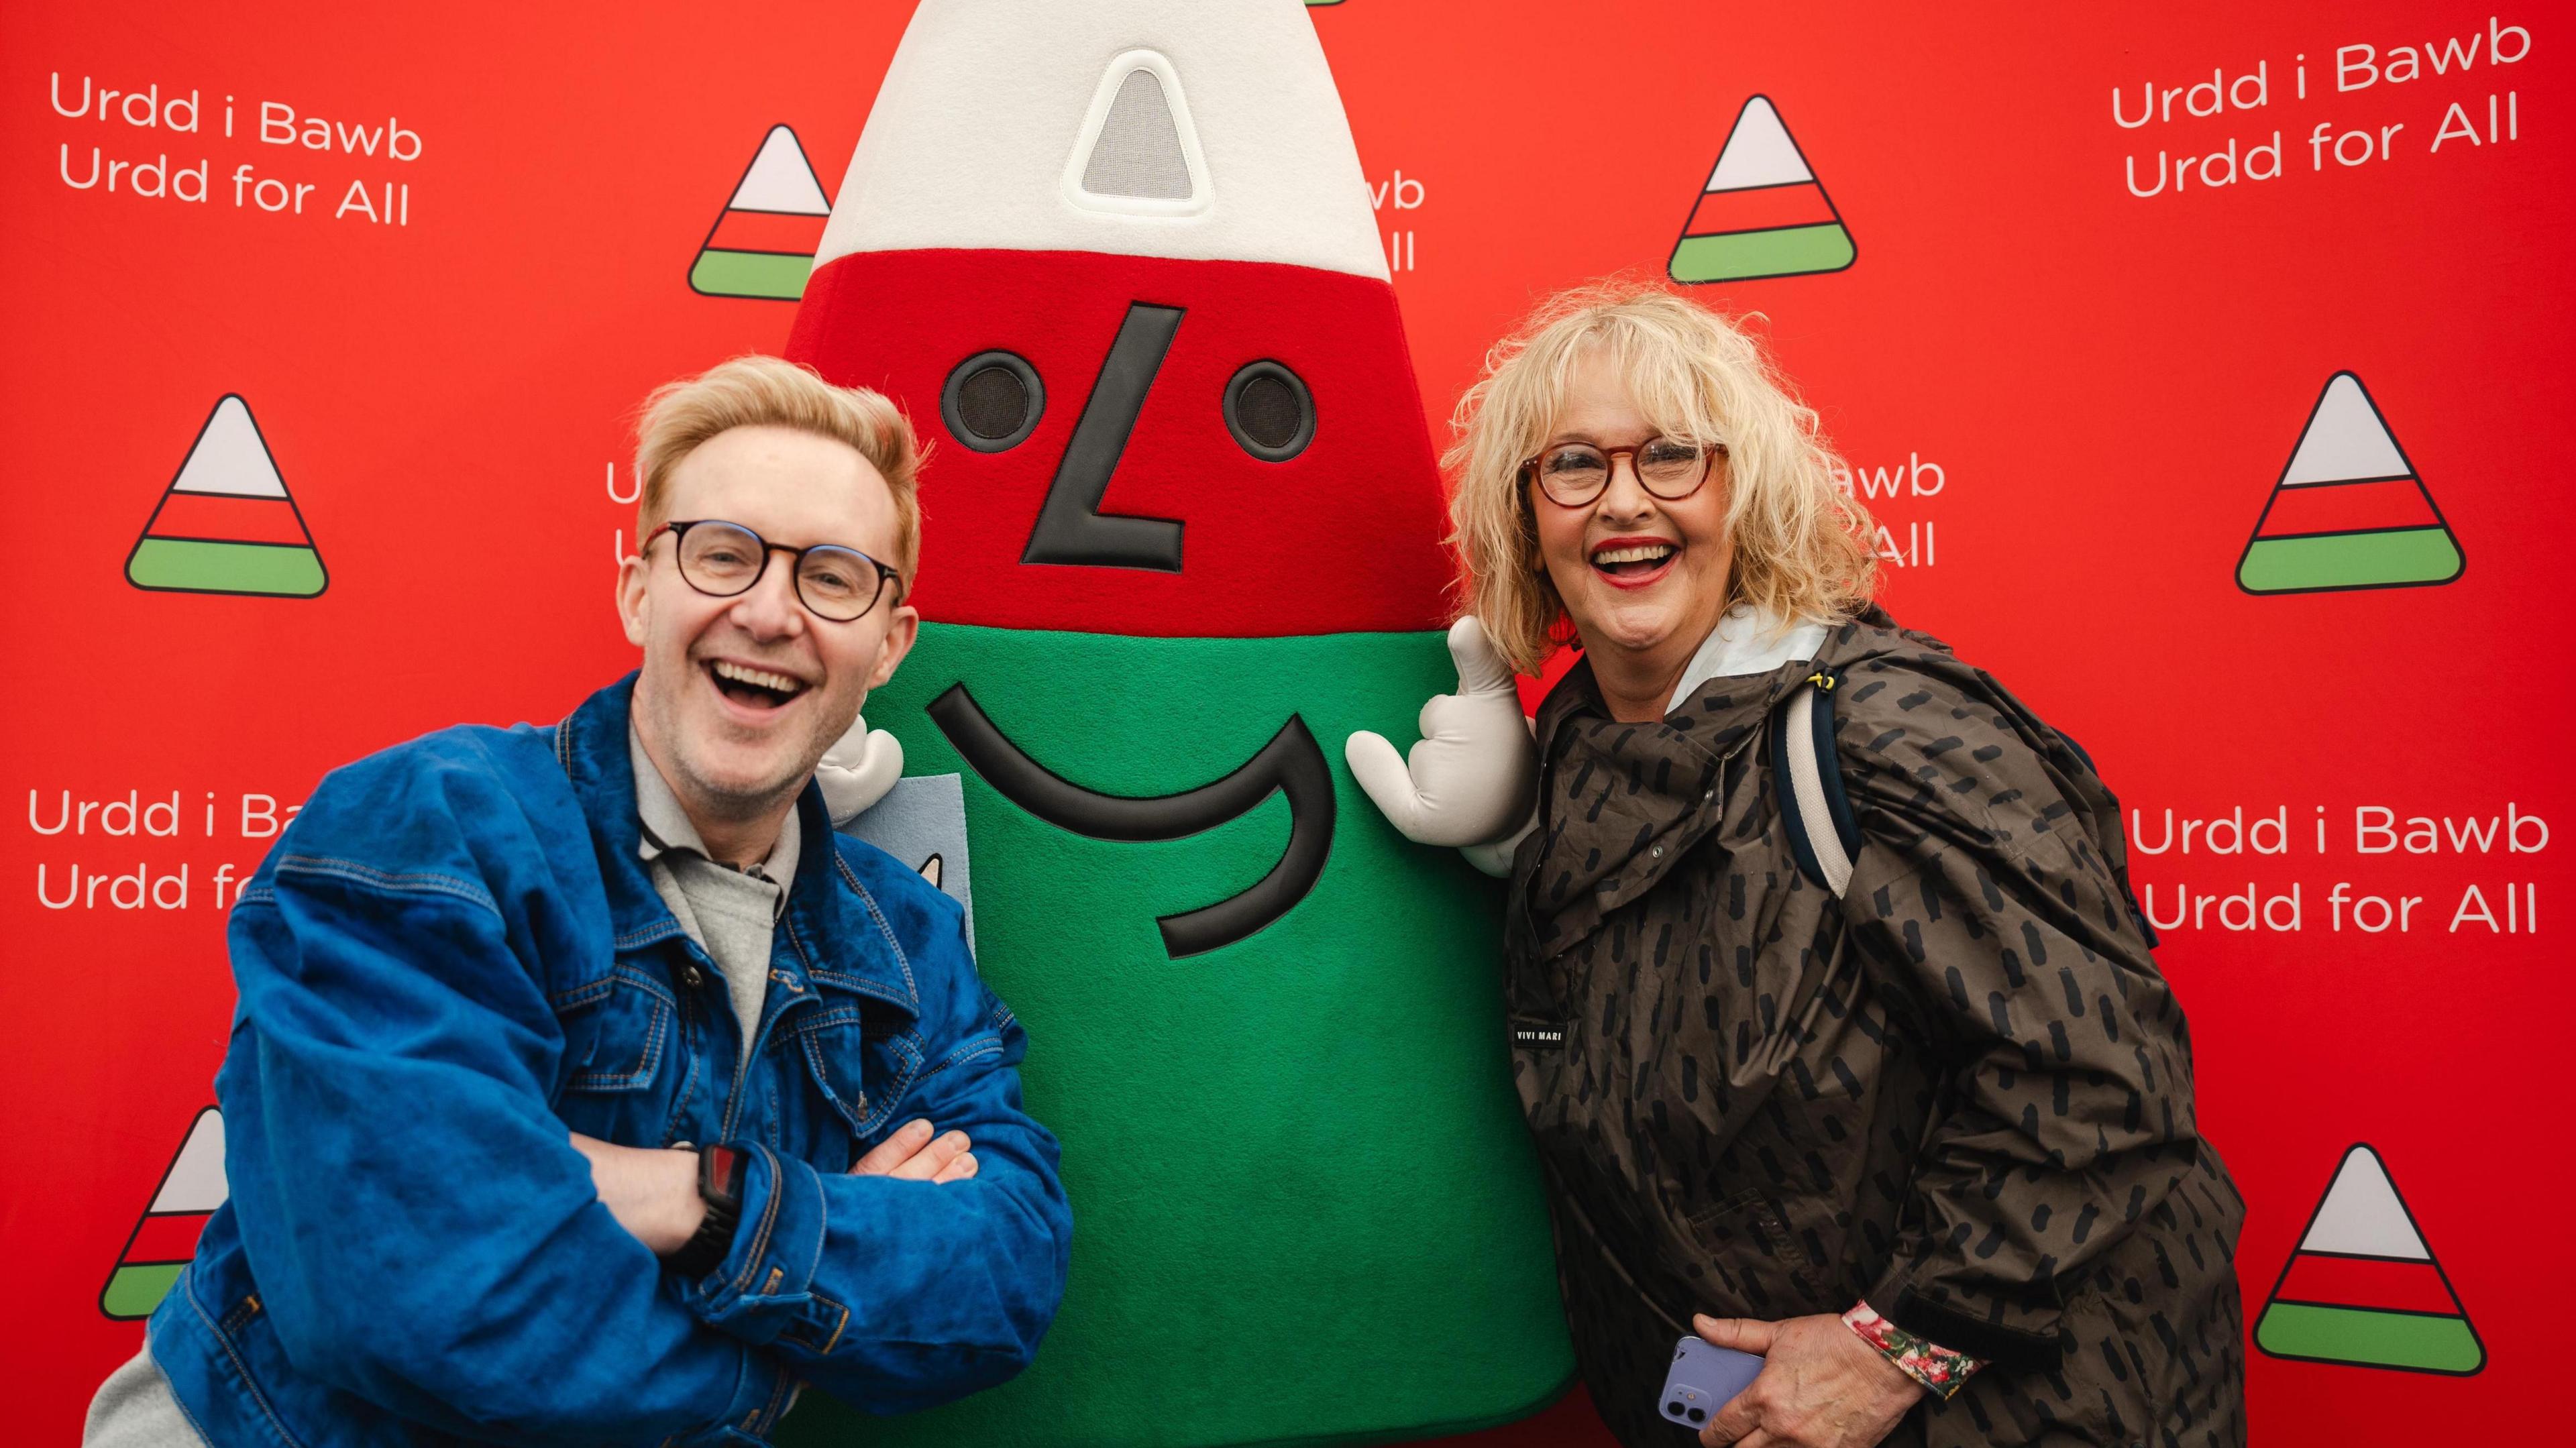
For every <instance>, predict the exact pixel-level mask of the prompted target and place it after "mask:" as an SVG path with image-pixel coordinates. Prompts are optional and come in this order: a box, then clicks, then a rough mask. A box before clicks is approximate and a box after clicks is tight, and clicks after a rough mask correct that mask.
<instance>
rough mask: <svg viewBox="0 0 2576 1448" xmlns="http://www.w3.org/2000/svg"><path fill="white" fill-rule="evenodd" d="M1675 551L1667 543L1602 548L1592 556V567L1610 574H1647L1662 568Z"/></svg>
mask: <svg viewBox="0 0 2576 1448" xmlns="http://www.w3.org/2000/svg"><path fill="white" fill-rule="evenodd" d="M1675 551H1677V550H1675V549H1674V547H1673V545H1671V544H1669V543H1634V544H1630V545H1628V546H1627V547H1624V548H1604V549H1601V550H1600V551H1598V552H1596V553H1594V554H1593V555H1592V566H1593V567H1595V568H1598V569H1602V570H1604V571H1605V572H1611V573H1647V572H1652V571H1653V570H1654V569H1656V568H1658V567H1660V566H1662V564H1663V562H1664V560H1665V559H1667V558H1670V557H1672V556H1673V554H1674V552H1675Z"/></svg>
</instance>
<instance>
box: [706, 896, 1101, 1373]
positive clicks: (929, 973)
mask: <svg viewBox="0 0 2576 1448" xmlns="http://www.w3.org/2000/svg"><path fill="white" fill-rule="evenodd" d="M937 956H938V958H935V959H922V958H920V957H916V959H915V961H914V965H915V969H916V973H917V976H918V978H919V979H921V980H922V981H923V982H924V984H925V986H929V985H930V984H931V983H932V982H942V983H944V984H943V985H941V986H939V987H937V989H939V990H941V991H942V992H943V993H944V994H945V995H946V997H947V999H946V1000H945V1001H944V1002H942V1001H928V1002H925V1004H924V1012H923V1024H924V1026H925V1028H935V1029H926V1034H927V1035H928V1039H927V1042H926V1045H927V1055H926V1060H925V1062H924V1064H923V1067H922V1071H923V1074H922V1077H921V1079H920V1080H918V1081H917V1082H916V1083H915V1084H914V1086H913V1089H912V1091H911V1092H910V1094H908V1095H907V1096H906V1097H905V1098H904V1100H903V1103H902V1105H901V1108H900V1109H899V1110H897V1111H895V1112H893V1113H891V1115H890V1117H889V1120H888V1125H887V1129H888V1130H892V1129H895V1128H898V1127H900V1126H901V1125H902V1124H903V1123H904V1122H908V1121H912V1120H914V1119H927V1120H928V1121H930V1122H931V1124H932V1125H933V1126H934V1127H936V1128H937V1129H938V1130H939V1131H941V1132H948V1131H963V1132H965V1133H966V1134H967V1135H968V1136H969V1137H971V1138H972V1139H973V1142H974V1148H973V1149H974V1154H975V1163H976V1172H975V1175H974V1176H973V1177H971V1178H968V1179H966V1180H964V1181H951V1182H939V1183H932V1182H927V1181H914V1180H909V1179H902V1178H896V1177H889V1176H857V1175H851V1174H849V1173H845V1172H824V1171H818V1170H816V1169H815V1168H814V1167H812V1166H810V1165H808V1164H807V1163H805V1162H803V1161H800V1160H798V1159H796V1158H794V1157H792V1156H787V1155H783V1154H781V1153H778V1152H774V1151H771V1150H770V1149H768V1148H767V1147H764V1146H757V1145H755V1146H752V1147H751V1164H750V1167H749V1171H748V1174H747V1176H746V1178H745V1181H744V1186H743V1206H742V1221H741V1225H740V1226H739V1227H738V1228H737V1229H736V1232H735V1235H734V1242H733V1247H732V1250H731V1251H730V1252H729V1253H728V1254H727V1256H726V1258H725V1261H724V1262H723V1264H722V1265H721V1266H719V1267H718V1268H717V1269H716V1270H715V1271H714V1272H712V1273H709V1274H708V1275H707V1276H706V1277H704V1278H703V1279H700V1280H698V1281H696V1282H692V1283H690V1284H688V1286H687V1287H686V1288H685V1290H684V1295H685V1297H686V1299H687V1301H688V1302H689V1304H690V1305H691V1307H692V1308H693V1309H695V1310H696V1311H697V1312H699V1313H700V1314H702V1315H703V1316H704V1317H705V1318H706V1320H707V1321H708V1322H710V1323H712V1324H714V1325H715V1326H717V1327H719V1328H721V1329H723V1330H724V1331H726V1332H728V1333H732V1334H735V1335H736V1336H738V1337H740V1338H741V1339H742V1340H744V1341H745V1342H749V1343H754V1344H758V1345H760V1346H761V1347H763V1348H765V1349H766V1350H767V1351H769V1352H770V1353H772V1354H773V1355H775V1356H776V1357H777V1358H778V1359H779V1360H781V1361H783V1362H785V1363H786V1364H788V1365H789V1366H790V1367H791V1368H792V1369H793V1370H794V1371H795V1372H796V1373H797V1375H798V1376H800V1377H803V1378H806V1379H808V1380H810V1381H811V1382H813V1383H814V1384H815V1385H816V1386H817V1387H820V1388H822V1389H823V1390H824V1391H825V1392H828V1393H830V1394H831V1395H832V1396H834V1397H836V1398H839V1399H841V1400H842V1401H843V1402H846V1403H848V1404H850V1405H851V1406H853V1407H857V1408H861V1409H864V1410H866V1411H868V1412H872V1413H900V1412H911V1411H915V1410H917V1409H921V1408H927V1407H932V1406H935V1405H937V1404H940V1403H945V1402H949V1401H951V1400H954V1399H956V1398H960V1397H963V1396H965V1395H966V1394H968V1393H972V1392H976V1391H978V1390H981V1389H983V1388H988V1387H991V1386H993V1385H994V1384H996V1383H999V1382H1002V1381H1004V1380H1006V1379H1008V1378H1010V1377H1011V1376H1012V1375H1013V1374H1015V1373H1017V1372H1018V1371H1019V1370H1020V1369H1021V1368H1023V1367H1025V1366H1027V1364H1028V1362H1029V1359H1030V1357H1031V1356H1032V1355H1033V1354H1034V1353H1035V1352H1036V1351H1037V1346H1038V1340H1039V1339H1040V1338H1041V1337H1043V1336H1044V1335H1045V1333H1046V1329H1047V1325H1048V1324H1049V1323H1050V1322H1051V1321H1053V1320H1054V1317H1055V1310H1056V1306H1057V1304H1058V1302H1059V1301H1060V1300H1061V1299H1062V1297H1063V1294H1064V1279H1065V1268H1066V1263H1067V1260H1068V1257H1069V1254H1070V1252H1071V1250H1072V1243H1073V1219H1072V1214H1071V1211H1070V1209H1069V1208H1068V1207H1067V1206H1066V1203H1065V1197H1064V1188H1063V1185H1062V1183H1061V1182H1060V1181H1059V1180H1058V1178H1057V1174H1056V1163H1057V1155H1058V1152H1057V1146H1056V1141H1055V1138H1054V1137H1053V1136H1052V1135H1051V1134H1049V1133H1048V1132H1047V1130H1046V1129H1045V1128H1044V1127H1042V1126H1040V1125H1038V1124H1037V1123H1036V1122H1035V1121H1033V1120H1031V1119H1030V1118H1029V1116H1028V1114H1027V1113H1026V1112H1025V1111H1023V1110H1022V1109H1021V1106H1020V1082H1019V1071H1018V1063H1019V1060H1020V1057H1021V1053H1022V1051H1023V1049H1024V1046H1025V1037H1024V1036H1023V1035H1022V1033H1021V1030H1020V1027H1019V1023H1018V1022H1017V1021H1016V1020H1014V1019H1013V1018H1012V1017H1011V1016H1010V1014H1009V1012H1008V1011H1007V1010H1006V1009H1004V1008H1003V1007H1002V1006H1001V1005H1000V1003H999V1002H997V1001H996V1000H994V998H993V996H992V994H991V993H990V992H989V991H987V990H985V989H984V987H983V984H982V982H981V981H980V980H979V979H978V978H977V977H976V975H975V971H974V964H973V960H972V958H971V956H970V955H969V954H968V952H967V948H966V943H965V938H964V934H963V932H962V930H960V931H959V932H958V933H957V935H956V937H955V938H954V939H953V940H943V941H942V942H941V943H940V945H939V946H938V948H937ZM869 1145H873V1143H861V1144H860V1149H861V1150H865V1149H866V1147H867V1146H869Z"/></svg>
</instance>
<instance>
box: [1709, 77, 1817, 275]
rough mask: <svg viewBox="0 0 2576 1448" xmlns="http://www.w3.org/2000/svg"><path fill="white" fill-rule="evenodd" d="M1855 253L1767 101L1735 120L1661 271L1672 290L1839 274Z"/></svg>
mask: <svg viewBox="0 0 2576 1448" xmlns="http://www.w3.org/2000/svg"><path fill="white" fill-rule="evenodd" d="M1858 255H1859V251H1858V249H1857V248H1856V247H1854V246H1853V244H1852V236H1851V231H1850V229H1849V228H1848V227H1846V226H1844V225H1843V219H1842V213H1840V212H1838V211H1836V210H1835V209H1834V203H1833V200H1832V198H1830V197H1828V196H1827V195H1825V187H1824V183H1823V182H1820V181H1818V180H1817V179H1816V173H1815V170H1814V168H1812V167H1810V166H1809V165H1808V164H1807V156H1806V153H1805V152H1803V151H1801V150H1799V149H1798V143H1797V142H1796V141H1795V140H1793V139H1791V137H1790V135H1789V128H1788V126H1787V125H1786V124H1784V123H1783V122H1782V121H1781V119H1780V112H1779V111H1778V110H1777V109H1775V108H1774V107H1773V106H1772V104H1771V98H1770V97H1769V96H1760V95H1757V96H1755V97H1753V98H1752V99H1750V100H1748V101H1746V102H1745V103H1744V109H1743V110H1742V111H1740V112H1738V113H1737V114H1736V117H1735V128H1734V129H1733V130H1731V131H1729V132H1728V133H1727V136H1726V145H1725V146H1724V147H1722V148H1720V150H1719V151H1718V154H1717V165H1716V166H1715V167H1713V168H1711V169H1710V171H1709V174H1708V184H1707V185H1706V186H1704V187H1702V188H1701V190H1700V195H1699V200H1698V201H1697V202H1696V203H1695V204H1694V205H1693V206H1692V208H1691V214H1690V219H1689V220H1688V221H1686V222H1684V223H1683V224H1682V234H1681V239H1680V240H1678V241H1676V242H1674V243H1673V255H1672V260H1671V261H1670V262H1669V263H1667V270H1668V271H1670V273H1671V274H1672V278H1673V280H1674V281H1677V282H1686V283H1693V284H1696V283H1702V282H1737V281H1750V280H1753V279H1755V278H1757V277H1792V276H1810V275H1814V274H1817V273H1820V272H1838V271H1841V270H1843V269H1844V268H1845V267H1848V266H1850V265H1851V264H1852V261H1853V259H1854V258H1855V257H1857V256H1858Z"/></svg>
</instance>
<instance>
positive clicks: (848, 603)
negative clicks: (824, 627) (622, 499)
mask: <svg viewBox="0 0 2576 1448" xmlns="http://www.w3.org/2000/svg"><path fill="white" fill-rule="evenodd" d="M665 533H668V534H670V535H671V536H672V538H673V539H674V540H675V541H674V546H675V547H676V548H677V550H678V554H679V558H678V561H679V565H680V577H681V579H682V580H683V581H685V582H686V583H687V584H688V585H689V586H690V587H691V588H694V589H696V590H697V591H698V592H700V593H703V594H705V595H707V596H708V597H710V598H733V597H736V596H737V595H740V594H745V593H749V592H750V591H751V588H752V585H754V584H756V583H758V582H760V578H761V575H762V574H764V573H766V572H768V571H769V555H770V554H772V553H784V554H786V555H787V556H788V557H789V558H791V559H794V560H795V573H794V575H793V578H794V580H795V585H796V598H797V601H798V602H800V603H802V604H804V605H805V607H806V609H807V611H808V612H811V613H812V614H813V615H814V616H815V617H816V618H822V619H829V620H831V621H832V622H834V623H849V622H852V621H854V620H857V619H861V618H865V617H866V616H867V612H868V610H869V609H872V608H874V607H876V606H877V598H878V596H879V595H881V594H883V593H884V592H885V591H886V586H887V585H888V584H892V585H893V587H894V601H895V603H896V604H897V605H901V604H902V602H903V575H902V574H900V573H897V572H896V571H895V570H894V569H893V567H892V566H890V565H888V564H884V563H879V562H878V561H877V560H875V559H873V558H870V557H869V556H868V555H866V554H864V553H862V552H860V551H859V550H857V549H856V548H844V547H842V546H840V545H839V544H837V543H817V544H815V545H813V546H812V547H810V548H790V547H788V546H787V545H786V544H784V543H772V542H770V541H769V540H768V539H766V538H763V537H761V536H760V535H759V534H757V533H754V532H753V531H751V530H750V529H749V528H746V527H744V526H742V525H741V524H740V523H727V522H725V521H723V520H722V519H718V518H691V519H687V520H685V521H682V520H677V519H675V520H673V521H671V522H668V523H664V524H663V525H662V526H661V527H659V528H656V529H654V530H653V531H652V532H651V533H649V534H647V535H645V538H644V541H643V542H642V543H640V544H638V545H637V546H636V549H635V552H636V554H637V555H638V556H639V557H640V556H641V555H642V554H643V553H644V551H645V550H646V549H648V548H651V547H652V546H653V540H654V539H656V538H659V537H661V536H662V535H663V534H665Z"/></svg>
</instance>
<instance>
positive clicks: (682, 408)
mask: <svg viewBox="0 0 2576 1448" xmlns="http://www.w3.org/2000/svg"><path fill="white" fill-rule="evenodd" d="M737 427H785V428H793V429H795V430H796V431H798V432H810V433H813V434H814V435H815V436H817V437H827V438H830V439H831V440H833V441H834V442H839V443H847V444H848V445H849V446H850V448H851V449H852V450H854V451H855V452H857V453H858V455H859V456H861V457H863V458H866V459H867V460H868V465H869V466H870V467H873V468H875V469H876V470H877V475H878V476H880V477H882V478H884V479H885V483H886V491H888V492H890V493H892V494H893V495H894V519H895V523H894V556H893V557H892V558H888V559H885V560H883V561H885V562H887V563H890V564H892V565H894V567H895V568H896V569H897V570H898V571H899V572H901V573H902V575H903V579H904V583H905V586H906V588H907V591H908V590H909V588H910V585H911V582H912V574H913V565H914V564H915V563H917V562H918V561H919V560H920V556H921V499H920V496H919V486H918V484H919V480H920V475H921V463H922V458H923V456H924V451H925V450H924V448H923V447H922V444H921V442H920V439H918V438H917V437H915V436H914V434H913V431H912V423H911V421H910V420H909V419H907V418H905V416H904V415H903V409H902V408H899V407H897V406H895V405H894V403H893V402H892V401H891V400H889V399H888V398H887V397H886V395H885V394H884V393H881V392H877V391H875V390H873V389H871V388H866V387H835V386H833V385H832V384H831V383H829V382H826V381H824V380H823V379H822V377H821V376H820V375H818V374H817V373H816V372H815V371H814V370H813V369H812V368H810V367H802V366H799V365H797V364H796V363H793V362H789V361H786V360H785V359H783V358H778V357H757V356H754V357H736V358H734V359H733V360H732V361H730V362H724V363H720V364H718V365H716V366H714V367H710V368H708V369H707V370H706V371H704V372H701V373H699V374H698V375H697V376H695V377H684V378H681V379H680V380H679V381H677V382H671V383H666V384H664V385H663V386H661V387H658V388H656V389H654V392H653V395H652V396H650V397H647V398H645V399H644V412H643V420H642V421H641V422H640V423H638V424H637V425H636V429H635V434H636V436H635V476H636V477H638V478H640V479H642V482H643V486H642V488H641V490H640V496H639V497H638V499H637V501H636V509H635V536H636V537H637V538H639V539H643V538H650V537H652V536H653V530H654V529H656V528H659V527H660V526H662V524H663V522H664V521H665V520H666V519H667V518H668V516H669V511H670V505H671V474H672V473H673V472H675V471H677V470H678V468H679V466H680V460H681V459H683V458H685V457H687V456H688V455H689V454H690V453H693V452H695V451H697V449H698V446H699V444H701V443H704V442H706V441H707V440H708V439H709V438H712V437H714V436H715V435H716V434H718V433H722V432H730V431H732V430H733V429H734V428H737ZM815 541H826V542H828V541H834V540H828V539H825V540H815Z"/></svg>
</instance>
